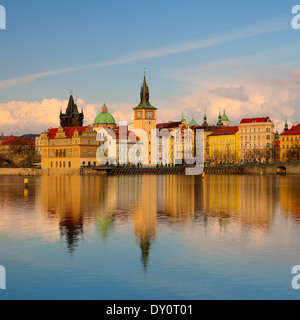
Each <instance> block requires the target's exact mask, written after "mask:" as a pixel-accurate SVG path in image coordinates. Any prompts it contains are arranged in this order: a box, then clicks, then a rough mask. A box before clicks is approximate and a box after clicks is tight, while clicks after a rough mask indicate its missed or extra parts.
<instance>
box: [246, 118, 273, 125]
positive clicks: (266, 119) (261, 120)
mask: <svg viewBox="0 0 300 320" xmlns="http://www.w3.org/2000/svg"><path fill="white" fill-rule="evenodd" d="M263 122H272V121H271V120H270V118H269V117H264V118H248V119H242V121H241V122H240V124H248V123H263Z"/></svg>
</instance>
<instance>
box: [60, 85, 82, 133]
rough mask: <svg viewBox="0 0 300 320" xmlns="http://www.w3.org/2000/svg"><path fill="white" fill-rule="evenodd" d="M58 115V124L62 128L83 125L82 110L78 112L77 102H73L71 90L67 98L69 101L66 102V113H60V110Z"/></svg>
mask: <svg viewBox="0 0 300 320" xmlns="http://www.w3.org/2000/svg"><path fill="white" fill-rule="evenodd" d="M59 117H60V125H61V126H62V127H63V128H70V127H82V126H83V119H84V115H83V111H81V113H79V111H78V107H77V104H76V103H75V102H74V98H73V92H72V91H71V95H70V98H69V103H68V107H67V110H66V113H62V111H60V116H59Z"/></svg>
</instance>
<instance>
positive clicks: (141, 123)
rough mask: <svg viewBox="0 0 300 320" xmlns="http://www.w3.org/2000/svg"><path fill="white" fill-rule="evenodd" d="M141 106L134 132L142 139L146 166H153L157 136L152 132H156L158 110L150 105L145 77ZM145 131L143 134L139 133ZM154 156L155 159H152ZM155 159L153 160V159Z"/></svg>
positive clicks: (138, 108)
mask: <svg viewBox="0 0 300 320" xmlns="http://www.w3.org/2000/svg"><path fill="white" fill-rule="evenodd" d="M140 98H141V101H140V104H139V105H138V106H137V107H135V108H134V109H133V110H134V130H136V132H137V135H138V136H139V138H140V139H141V141H142V143H143V146H144V152H143V156H144V164H151V163H152V162H153V163H155V162H156V141H152V140H156V139H155V137H154V136H155V135H154V136H153V137H152V130H156V110H157V108H155V107H153V106H152V105H151V104H150V94H149V87H148V85H147V81H146V75H144V82H143V84H142V87H141V93H140ZM139 130H143V132H144V133H145V136H144V134H143V133H141V132H139ZM152 156H153V157H152ZM152 158H153V159H152Z"/></svg>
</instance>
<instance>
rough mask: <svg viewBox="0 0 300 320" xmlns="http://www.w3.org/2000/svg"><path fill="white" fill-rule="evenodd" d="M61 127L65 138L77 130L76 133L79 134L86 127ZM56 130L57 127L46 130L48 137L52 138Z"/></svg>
mask: <svg viewBox="0 0 300 320" xmlns="http://www.w3.org/2000/svg"><path fill="white" fill-rule="evenodd" d="M63 129H64V132H65V135H66V138H72V137H73V135H74V133H75V131H78V133H79V134H81V133H82V132H84V131H85V130H86V129H87V127H71V128H63ZM57 131H58V128H53V129H50V130H49V131H48V132H47V135H48V138H49V139H54V138H55V137H56V134H57Z"/></svg>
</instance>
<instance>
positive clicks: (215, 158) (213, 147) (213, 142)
mask: <svg viewBox="0 0 300 320" xmlns="http://www.w3.org/2000/svg"><path fill="white" fill-rule="evenodd" d="M208 138H209V148H210V151H209V161H210V162H213V163H237V162H238V161H239V127H238V126H234V127H224V128H219V129H218V130H216V131H215V132H213V133H211V134H210V135H209V136H208Z"/></svg>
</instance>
